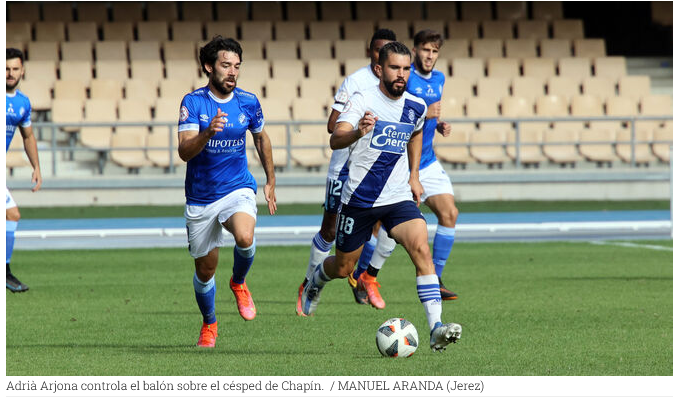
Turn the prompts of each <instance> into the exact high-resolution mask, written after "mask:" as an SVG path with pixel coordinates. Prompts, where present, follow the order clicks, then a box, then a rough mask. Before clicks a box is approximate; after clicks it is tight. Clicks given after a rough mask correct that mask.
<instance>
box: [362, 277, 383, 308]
mask: <svg viewBox="0 0 673 402" xmlns="http://www.w3.org/2000/svg"><path fill="white" fill-rule="evenodd" d="M379 287H381V285H380V284H379V283H378V282H377V281H376V277H374V276H371V275H369V274H368V273H367V272H363V273H362V275H360V277H359V278H358V290H360V291H363V292H366V293H367V298H368V299H369V304H371V305H372V307H375V308H377V309H379V310H380V309H383V308H385V307H386V302H385V301H383V298H382V297H381V295H380V294H379Z"/></svg>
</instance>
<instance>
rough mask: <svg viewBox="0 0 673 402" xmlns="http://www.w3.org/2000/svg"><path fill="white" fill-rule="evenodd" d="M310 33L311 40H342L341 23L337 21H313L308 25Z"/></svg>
mask: <svg viewBox="0 0 673 402" xmlns="http://www.w3.org/2000/svg"><path fill="white" fill-rule="evenodd" d="M323 4H325V3H323ZM308 31H309V33H308V37H309V39H311V40H332V41H338V40H340V39H341V34H340V32H339V23H338V22H336V21H311V22H309V24H308Z"/></svg>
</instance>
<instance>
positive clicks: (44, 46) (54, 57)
mask: <svg viewBox="0 0 673 402" xmlns="http://www.w3.org/2000/svg"><path fill="white" fill-rule="evenodd" d="M58 45H59V43H58V42H55V41H39V42H37V41H36V42H28V52H27V53H26V60H30V61H53V62H58V60H59V57H58Z"/></svg>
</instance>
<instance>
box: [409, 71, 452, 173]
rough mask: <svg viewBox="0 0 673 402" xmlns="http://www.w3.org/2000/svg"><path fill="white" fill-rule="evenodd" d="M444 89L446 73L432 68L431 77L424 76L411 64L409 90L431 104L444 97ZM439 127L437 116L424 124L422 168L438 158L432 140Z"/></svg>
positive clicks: (427, 103) (426, 120)
mask: <svg viewBox="0 0 673 402" xmlns="http://www.w3.org/2000/svg"><path fill="white" fill-rule="evenodd" d="M443 89H444V73H442V72H440V71H437V70H432V71H431V72H430V76H429V77H427V78H426V77H423V76H421V75H420V74H419V72H418V71H416V68H415V67H414V65H413V64H412V65H411V74H409V82H408V83H407V91H408V92H409V93H412V94H414V95H416V96H418V97H419V98H421V99H423V100H424V101H425V104H426V105H428V106H430V105H432V104H433V103H435V102H438V101H439V100H440V99H442V90H443ZM436 128H437V118H436V117H434V118H432V119H425V125H424V126H423V151H422V153H421V164H420V169H423V168H425V167H427V166H428V165H430V164H431V163H432V162H434V161H436V160H437V157H436V156H435V151H434V150H433V149H432V140H433V139H434V138H435V129H436Z"/></svg>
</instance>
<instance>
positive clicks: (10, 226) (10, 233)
mask: <svg viewBox="0 0 673 402" xmlns="http://www.w3.org/2000/svg"><path fill="white" fill-rule="evenodd" d="M5 223H6V226H7V237H6V238H5V239H6V242H7V248H6V250H7V261H5V262H6V263H7V264H9V261H10V260H11V259H12V252H13V251H14V238H15V236H14V232H16V227H17V226H19V222H16V221H6V222H5Z"/></svg>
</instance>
